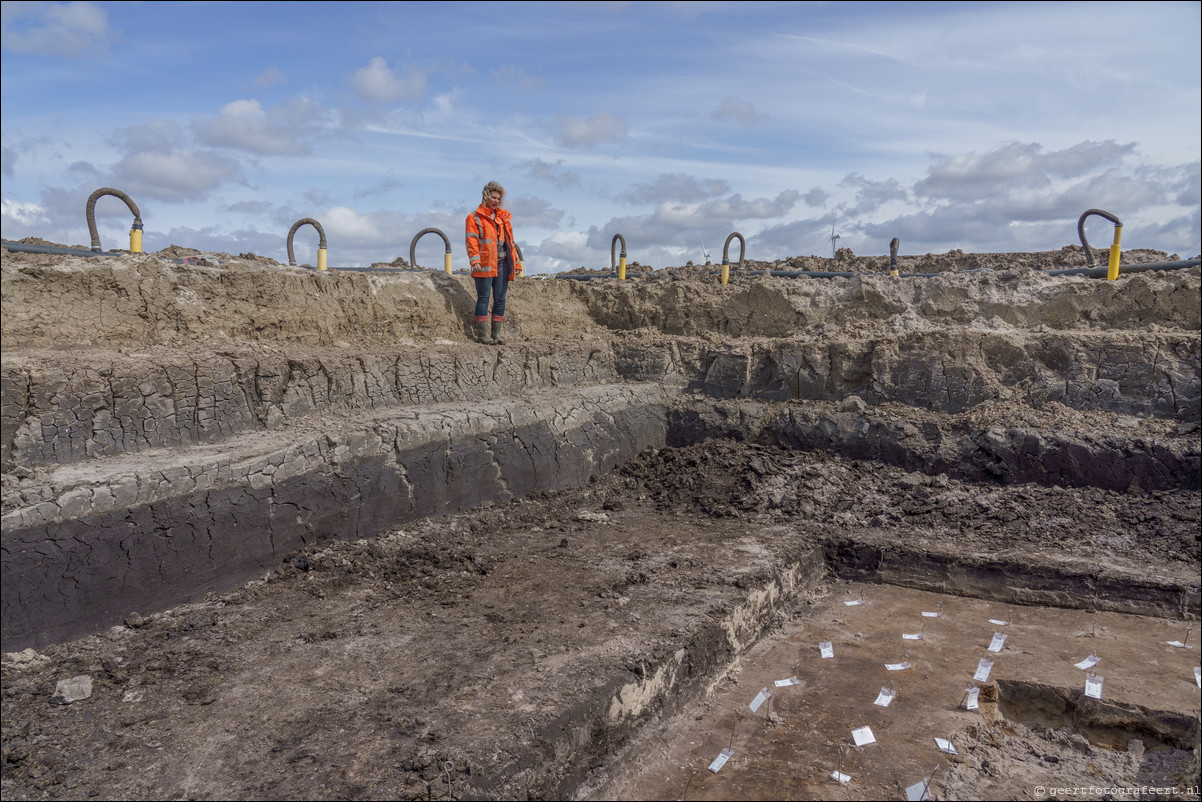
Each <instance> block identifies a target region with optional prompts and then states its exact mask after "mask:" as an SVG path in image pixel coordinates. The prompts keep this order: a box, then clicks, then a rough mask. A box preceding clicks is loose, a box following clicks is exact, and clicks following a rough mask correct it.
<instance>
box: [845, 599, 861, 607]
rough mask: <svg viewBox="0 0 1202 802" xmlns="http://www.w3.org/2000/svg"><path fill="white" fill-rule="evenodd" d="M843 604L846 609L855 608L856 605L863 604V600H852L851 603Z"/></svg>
mask: <svg viewBox="0 0 1202 802" xmlns="http://www.w3.org/2000/svg"><path fill="white" fill-rule="evenodd" d="M843 603H844V604H846V605H847V606H848V607H855V606H856V605H858V604H863V603H864V600H863V599H852V600H851V601H845V602H843Z"/></svg>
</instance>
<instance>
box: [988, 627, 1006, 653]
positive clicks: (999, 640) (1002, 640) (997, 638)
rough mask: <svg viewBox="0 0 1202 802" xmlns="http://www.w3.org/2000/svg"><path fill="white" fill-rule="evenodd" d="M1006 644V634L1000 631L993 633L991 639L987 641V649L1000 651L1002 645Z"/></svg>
mask: <svg viewBox="0 0 1202 802" xmlns="http://www.w3.org/2000/svg"><path fill="white" fill-rule="evenodd" d="M1005 645H1006V635H1005V634H1004V633H1001V632H995V633H993V640H991V641H990V642H989V651H991V652H1000V651H1001V650H1002V647H1003V646H1005Z"/></svg>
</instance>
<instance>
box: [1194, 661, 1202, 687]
mask: <svg viewBox="0 0 1202 802" xmlns="http://www.w3.org/2000/svg"><path fill="white" fill-rule="evenodd" d="M1194 682H1196V683H1198V687H1199V688H1202V666H1194Z"/></svg>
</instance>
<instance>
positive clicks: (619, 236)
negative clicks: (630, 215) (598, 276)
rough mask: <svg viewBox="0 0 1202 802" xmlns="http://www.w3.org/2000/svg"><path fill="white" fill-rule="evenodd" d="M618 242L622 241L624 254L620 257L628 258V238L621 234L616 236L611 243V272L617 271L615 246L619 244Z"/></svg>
mask: <svg viewBox="0 0 1202 802" xmlns="http://www.w3.org/2000/svg"><path fill="white" fill-rule="evenodd" d="M618 240H621V241H622V253H621V254H620V255H621V257H622V258H623V259H625V258H626V238H625V237H623V236H622V235H621V234H614V238H613V239H611V240H610V241H609V269H610V270H616V269H617V264H618V263H617V262H615V261H614V246H615V245H617V244H618Z"/></svg>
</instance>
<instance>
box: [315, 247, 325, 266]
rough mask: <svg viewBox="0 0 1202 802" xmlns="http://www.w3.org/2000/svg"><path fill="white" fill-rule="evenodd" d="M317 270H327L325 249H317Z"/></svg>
mask: <svg viewBox="0 0 1202 802" xmlns="http://www.w3.org/2000/svg"><path fill="white" fill-rule="evenodd" d="M317 269H318V270H325V269H326V249H325V248H318V249H317Z"/></svg>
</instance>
